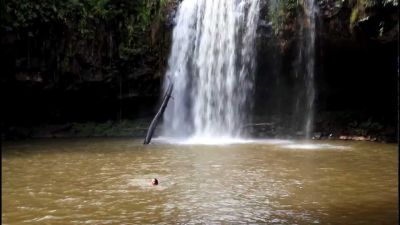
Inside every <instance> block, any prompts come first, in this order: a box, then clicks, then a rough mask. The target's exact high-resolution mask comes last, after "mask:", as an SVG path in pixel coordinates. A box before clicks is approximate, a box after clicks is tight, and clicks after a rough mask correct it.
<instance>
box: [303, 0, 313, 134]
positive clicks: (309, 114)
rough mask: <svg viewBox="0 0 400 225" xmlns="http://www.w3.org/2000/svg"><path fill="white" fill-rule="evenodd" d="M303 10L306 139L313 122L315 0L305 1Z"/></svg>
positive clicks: (310, 131) (311, 129)
mask: <svg viewBox="0 0 400 225" xmlns="http://www.w3.org/2000/svg"><path fill="white" fill-rule="evenodd" d="M305 5H306V7H305V11H306V20H307V25H308V26H307V29H306V32H305V43H304V46H305V65H306V68H305V90H306V107H305V119H304V120H305V123H304V132H305V135H306V139H309V138H310V137H311V133H312V132H313V124H314V100H315V85H314V70H315V15H316V6H315V0H306V1H305Z"/></svg>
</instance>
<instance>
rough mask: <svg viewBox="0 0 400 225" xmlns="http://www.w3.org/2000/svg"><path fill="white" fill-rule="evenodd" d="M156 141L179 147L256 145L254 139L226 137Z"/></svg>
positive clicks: (163, 138) (159, 139)
mask: <svg viewBox="0 0 400 225" xmlns="http://www.w3.org/2000/svg"><path fill="white" fill-rule="evenodd" d="M154 140H155V141H159V142H163V143H169V144H178V145H232V144H250V143H255V141H254V140H252V139H244V138H232V137H229V136H226V137H218V138H215V137H207V136H200V137H196V136H194V137H189V138H171V137H165V136H161V137H157V138H155V139H154Z"/></svg>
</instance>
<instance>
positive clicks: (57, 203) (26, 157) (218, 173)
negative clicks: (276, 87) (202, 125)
mask: <svg viewBox="0 0 400 225" xmlns="http://www.w3.org/2000/svg"><path fill="white" fill-rule="evenodd" d="M397 177H398V150H397V145H392V144H380V143H371V142H339V141H331V142H329V141H316V142H310V143H303V142H295V141H286V140H257V141H254V140H253V141H245V142H239V143H236V144H220V145H201V144H195V143H181V142H176V143H174V142H166V141H165V140H163V139H155V140H154V141H153V143H152V144H150V145H147V146H144V145H142V140H132V139H61V140H34V141H22V142H12V143H5V144H3V149H2V223H3V224H55V225H57V224H221V223H223V224H238V223H253V224H368V225H370V224H397V223H398V210H397V209H398V178H397ZM152 178H158V180H159V182H160V183H159V185H158V186H151V185H150V181H151V179H152Z"/></svg>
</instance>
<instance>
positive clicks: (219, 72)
mask: <svg viewBox="0 0 400 225" xmlns="http://www.w3.org/2000/svg"><path fill="white" fill-rule="evenodd" d="M259 4H260V3H259V0H212V1H211V0H184V1H183V2H182V3H181V4H180V6H179V9H178V12H177V16H176V18H175V19H176V26H175V28H174V32H173V44H172V50H171V55H170V58H169V62H168V65H169V68H168V71H167V74H166V78H165V82H164V83H165V85H164V86H167V84H168V83H169V82H173V83H174V91H173V99H172V101H170V103H169V105H168V107H167V109H166V111H165V114H164V135H165V136H180V137H188V136H194V137H199V138H221V137H230V138H235V137H238V136H240V134H241V126H242V124H243V123H244V122H245V121H246V120H247V119H248V116H247V115H248V114H247V113H246V112H247V111H248V110H249V109H250V108H251V99H250V98H249V97H250V95H251V93H252V91H253V82H254V77H253V71H254V67H255V63H254V60H255V56H254V55H255V51H254V43H255V37H256V30H257V23H258V16H259Z"/></svg>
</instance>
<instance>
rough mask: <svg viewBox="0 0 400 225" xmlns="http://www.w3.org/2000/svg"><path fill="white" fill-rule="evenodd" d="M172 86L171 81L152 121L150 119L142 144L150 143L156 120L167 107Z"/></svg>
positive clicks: (158, 119)
mask: <svg viewBox="0 0 400 225" xmlns="http://www.w3.org/2000/svg"><path fill="white" fill-rule="evenodd" d="M173 88H174V85H173V84H172V83H170V84H169V86H168V88H167V91H166V93H165V95H164V98H163V101H162V104H161V106H160V109H159V110H158V112H157V114H156V115H155V117H154V119H153V121H151V124H150V126H149V129H148V130H147V135H146V138H145V139H144V142H143V144H145V145H147V144H149V143H150V141H151V138H152V137H153V134H154V131H155V129H156V127H157V124H158V121H160V119H161V116H162V115H163V113H164V111H165V109H166V108H167V105H168V101H169V99H170V98H171V93H172V89H173Z"/></svg>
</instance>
